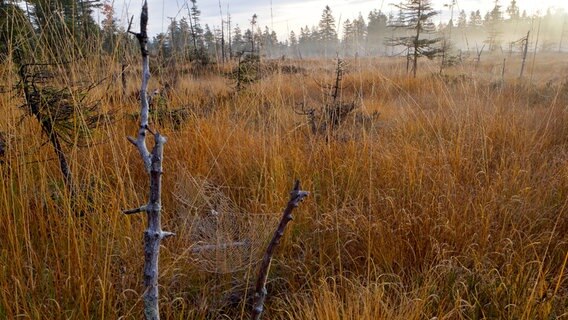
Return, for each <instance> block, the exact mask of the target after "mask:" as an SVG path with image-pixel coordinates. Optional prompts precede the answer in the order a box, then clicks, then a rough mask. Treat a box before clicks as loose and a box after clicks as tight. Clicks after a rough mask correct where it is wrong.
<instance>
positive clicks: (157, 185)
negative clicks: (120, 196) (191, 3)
mask: <svg viewBox="0 0 568 320" xmlns="http://www.w3.org/2000/svg"><path fill="white" fill-rule="evenodd" d="M147 25H148V3H147V1H144V5H143V6H142V14H141V16H140V33H134V34H135V35H136V38H137V39H138V42H139V43H140V51H141V54H142V87H141V89H140V101H141V110H140V128H139V129H138V136H137V137H136V139H135V138H133V137H128V140H129V141H130V142H131V143H132V144H133V145H135V146H136V148H137V149H138V152H139V153H140V156H141V157H142V160H143V162H144V167H145V168H146V171H147V172H148V173H149V175H150V200H149V201H148V204H146V205H143V206H141V207H139V208H136V209H132V210H125V211H124V213H125V214H133V213H139V212H146V213H147V214H148V229H146V231H144V287H145V291H144V315H145V317H146V320H159V319H160V311H159V305H158V297H159V295H158V274H159V273H158V258H159V254H160V242H161V240H162V239H164V238H167V237H170V236H173V235H174V234H173V233H171V232H165V231H162V226H161V221H160V220H161V219H160V218H161V217H160V213H161V209H162V201H161V195H162V159H163V152H164V144H165V143H166V138H165V137H164V136H162V135H161V134H160V133H158V132H156V133H154V132H152V131H150V130H149V128H148V113H149V107H148V98H147V94H146V92H147V90H148V80H149V79H150V67H149V61H148V60H149V57H148V33H147V31H146V30H147ZM131 33H133V32H131ZM147 132H150V133H151V134H153V135H154V147H153V149H152V152H151V153H150V152H149V151H148V147H147V146H146V133H147Z"/></svg>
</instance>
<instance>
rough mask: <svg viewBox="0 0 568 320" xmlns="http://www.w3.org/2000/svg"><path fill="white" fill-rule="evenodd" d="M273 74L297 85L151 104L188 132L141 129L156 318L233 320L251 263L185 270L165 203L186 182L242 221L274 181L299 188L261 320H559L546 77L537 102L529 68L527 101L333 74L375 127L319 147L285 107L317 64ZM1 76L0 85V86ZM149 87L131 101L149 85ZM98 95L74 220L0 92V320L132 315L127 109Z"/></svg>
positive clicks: (136, 282)
mask: <svg viewBox="0 0 568 320" xmlns="http://www.w3.org/2000/svg"><path fill="white" fill-rule="evenodd" d="M537 62H538V61H537ZM286 63H294V64H295V65H296V66H297V67H300V68H304V69H305V71H306V72H305V73H293V74H289V73H280V72H276V73H273V74H270V75H266V76H265V77H264V78H263V79H262V81H260V82H259V83H256V84H252V85H250V86H248V87H247V88H246V89H244V90H243V91H242V92H240V93H239V94H235V93H233V90H232V89H231V85H232V83H231V82H230V81H229V80H227V78H224V77H219V76H217V75H215V72H210V73H206V74H204V75H202V76H200V77H192V76H190V75H181V78H180V81H179V82H178V85H177V86H176V87H175V88H174V90H173V92H172V95H171V97H170V98H169V100H168V107H170V108H180V107H185V108H188V110H190V113H189V114H190V116H189V117H188V118H187V119H186V120H185V121H184V123H182V124H181V125H180V126H174V125H171V124H168V121H167V119H166V120H164V121H162V122H161V123H162V125H161V126H160V127H159V130H161V132H162V133H164V134H165V135H166V136H167V137H168V139H169V140H168V143H167V144H166V147H165V163H164V168H165V174H164V199H163V207H164V211H163V223H164V224H165V226H164V229H166V230H168V231H172V232H175V233H176V234H177V237H176V238H172V239H169V240H167V241H166V242H165V244H164V247H163V248H162V253H161V261H160V267H161V270H160V284H161V311H162V316H163V317H164V318H165V319H170V318H171V319H228V318H234V319H238V318H246V317H248V313H249V306H248V305H247V303H248V302H250V301H248V300H247V298H246V297H247V295H248V294H250V292H249V291H248V288H250V287H251V284H252V282H253V281H254V275H255V273H256V265H255V264H254V263H253V264H250V265H249V266H248V267H246V268H244V270H239V271H238V272H235V273H223V274H218V273H208V272H206V271H204V270H203V269H201V268H199V263H197V262H196V261H195V259H196V257H195V256H194V255H192V253H191V248H192V246H193V245H195V243H193V242H192V239H193V238H192V236H191V234H192V232H194V230H192V225H191V223H190V222H191V221H192V219H193V217H194V215H195V214H197V213H196V212H194V211H191V210H186V209H184V207H183V206H182V205H181V204H180V200H179V199H176V197H175V196H174V194H173V192H174V190H176V188H177V189H179V188H180V183H184V182H183V181H184V180H183V179H186V178H184V177H187V176H188V175H189V176H192V177H196V178H199V179H203V180H206V181H208V183H211V185H214V186H216V187H217V188H218V189H219V190H222V191H223V193H224V194H225V196H226V197H228V198H229V199H231V201H232V202H234V204H235V205H236V206H237V207H238V208H239V209H240V210H241V212H243V213H244V214H247V215H254V214H258V216H259V218H258V219H266V214H268V216H269V220H270V219H272V220H274V219H276V218H277V217H278V213H277V212H279V211H280V210H281V209H282V207H283V205H284V204H285V202H286V200H287V192H288V191H289V189H290V187H291V186H292V181H293V179H294V178H300V179H301V180H302V182H303V188H304V189H306V190H310V191H311V192H312V194H311V196H310V198H308V200H307V201H305V202H304V203H303V204H302V206H301V207H300V208H299V210H298V211H297V212H296V213H295V216H296V219H295V221H294V222H293V223H292V224H291V226H290V229H289V230H287V231H288V232H287V234H286V235H285V237H284V239H283V243H282V244H281V246H280V248H279V250H278V253H277V255H276V261H274V263H273V267H272V272H271V275H270V282H269V288H268V289H269V298H268V301H267V314H266V316H265V318H266V319H432V318H436V317H437V319H481V318H492V319H557V318H558V319H559V318H564V317H567V316H568V314H567V313H566V310H568V283H567V281H566V280H567V279H566V278H567V276H566V259H567V258H568V238H567V236H566V235H567V233H568V217H567V214H568V209H567V208H566V206H567V199H568V198H567V197H568V169H567V168H568V167H567V162H568V126H566V123H567V122H568V109H567V108H568V92H563V90H565V88H564V87H562V86H559V85H556V84H558V83H559V81H560V80H556V81H555V82H554V85H549V86H546V84H545V82H546V81H548V79H550V78H553V77H549V78H547V77H546V73H538V72H537V73H536V74H537V75H538V77H535V78H538V79H541V78H542V79H544V80H542V81H540V80H539V82H538V83H537V84H534V85H528V84H527V83H526V82H519V81H517V80H515V79H514V78H515V76H514V75H512V74H511V75H509V76H508V78H507V82H506V84H505V85H504V86H501V85H496V84H495V80H496V79H497V80H499V77H500V71H498V73H497V74H498V75H494V74H491V70H492V68H491V66H489V65H487V66H485V65H484V67H483V68H481V70H480V71H479V73H474V72H473V70H472V69H467V68H464V69H463V70H462V69H456V70H451V71H450V72H453V74H450V75H448V76H447V77H446V78H440V77H437V76H432V75H430V71H431V70H432V71H433V70H436V67H435V66H432V67H431V70H427V69H428V68H427V67H426V68H425V71H424V73H423V74H422V75H421V76H420V77H419V78H418V79H416V80H415V79H410V78H408V77H406V75H404V74H403V73H402V69H403V67H404V66H403V64H402V63H399V62H398V61H388V62H385V61H383V59H377V60H373V59H369V60H365V59H360V60H353V61H350V62H349V69H348V74H347V75H346V78H345V88H344V91H343V97H344V98H345V99H357V100H358V101H359V102H360V104H361V108H360V110H358V111H359V112H363V113H365V114H371V113H372V112H374V111H379V112H380V113H381V115H380V117H379V118H378V119H377V120H375V121H374V122H373V123H372V125H365V126H363V125H361V123H359V122H357V121H356V120H355V118H353V119H348V121H347V122H346V123H345V124H344V125H343V127H342V128H340V129H339V130H337V132H334V133H333V137H332V138H330V139H327V140H326V139H325V138H323V137H314V136H313V135H312V134H311V132H310V129H309V127H308V125H307V122H306V119H305V118H304V117H301V116H298V115H296V114H295V113H294V111H293V106H295V105H296V104H297V103H300V102H304V101H305V102H309V103H310V104H312V105H314V104H317V103H320V102H321V99H322V95H323V94H322V90H321V87H320V85H321V84H322V83H331V79H332V78H333V65H334V63H333V61H317V62H316V61H307V62H306V61H303V62H286ZM558 63H559V64H561V63H564V62H558ZM100 65H105V66H107V67H106V68H105V69H102V68H101V67H100V66H96V65H94V64H91V65H82V64H81V63H77V65H74V66H73V68H74V70H73V71H74V72H77V74H82V75H83V74H85V75H89V76H91V77H92V78H94V79H97V78H99V77H100V76H101V75H102V74H104V72H103V71H102V70H108V69H109V68H108V65H112V66H113V67H112V68H111V69H113V68H116V69H115V70H118V65H116V64H113V62H112V61H110V62H105V63H102V62H101V63H100ZM563 65H565V64H563ZM537 66H538V64H537ZM545 67H546V68H545V69H547V68H549V66H548V64H547V66H545ZM134 69H135V68H134ZM13 70H14V67H13V66H12V65H9V64H7V65H4V66H2V68H1V69H0V74H1V75H2V77H1V78H2V79H7V80H6V83H4V84H9V83H11V82H10V81H13V80H15V76H14V74H13ZM536 70H538V68H537V69H536ZM166 71H167V70H166ZM166 71H164V72H163V73H162V74H158V75H155V77H154V78H153V80H152V83H151V85H150V87H151V88H152V87H157V86H158V83H159V82H160V81H162V82H163V81H167V79H165V78H166V77H167V72H166ZM535 72H536V71H535ZM511 73H513V71H511ZM132 74H136V71H135V70H133V71H132ZM462 74H463V75H465V76H460V75H462ZM161 78H162V79H161ZM109 81H111V80H109ZM136 83H138V80H135V79H131V85H132V88H131V91H132V92H134V91H135V88H134V87H135V86H137V85H136ZM117 87H118V82H117V83H115V84H112V83H110V82H108V81H107V82H104V83H103V85H102V86H100V87H99V88H98V89H95V90H94V91H93V92H92V95H93V96H92V97H91V98H92V99H95V100H100V101H101V103H102V105H103V108H105V110H110V111H114V112H115V115H116V119H115V121H114V122H113V123H111V124H104V125H102V126H101V127H100V128H98V129H97V130H96V131H94V133H93V135H92V137H91V147H90V148H78V147H70V148H68V154H69V157H70V162H71V164H72V170H73V172H74V174H75V175H76V177H77V178H76V179H77V180H78V184H79V185H80V186H81V188H80V191H79V193H78V197H79V198H78V199H79V200H78V202H77V203H75V204H72V203H71V202H70V200H69V197H68V195H67V194H66V191H65V188H64V186H63V184H62V178H61V175H60V173H59V171H58V167H57V163H56V162H55V161H54V158H55V156H54V154H53V152H52V150H51V149H49V146H46V145H45V144H44V142H45V136H42V134H41V133H40V130H39V129H38V126H37V123H35V122H34V121H33V120H31V119H27V118H26V120H24V121H21V120H20V118H21V116H22V111H21V110H18V109H17V106H18V105H20V104H21V99H20V98H18V97H17V96H15V95H14V94H3V95H0V112H1V113H2V115H3V116H2V117H0V131H5V132H6V136H7V137H8V139H7V140H8V144H7V151H6V156H5V158H4V159H3V162H0V212H2V215H3V218H2V223H0V318H6V319H14V318H30V319H118V318H121V319H139V318H140V317H141V309H142V303H141V293H142V285H141V282H142V281H141V271H142V263H143V262H142V260H143V259H142V231H143V229H144V225H145V219H144V217H143V216H135V217H126V216H124V215H122V214H121V213H120V212H121V209H123V208H130V207H134V206H136V205H139V204H141V203H142V202H143V201H144V199H145V197H146V193H147V191H146V190H147V178H146V176H145V174H144V172H143V170H142V165H141V163H140V161H139V158H138V155H137V153H136V150H135V149H134V148H132V146H130V145H129V144H128V142H127V141H126V139H125V137H126V136H127V135H132V134H134V133H135V130H136V122H135V119H133V118H132V116H131V115H132V114H136V110H137V107H138V105H137V102H136V101H135V100H133V99H130V100H122V99H121V98H120V93H119V90H117V89H116V88H117ZM107 88H109V90H107ZM77 125H80V123H79V124H77ZM187 188H189V189H191V188H195V186H193V187H192V185H188V186H187ZM190 191H191V192H189V193H187V194H196V195H199V190H195V189H191V190H190ZM186 200H187V201H193V200H192V199H186ZM195 201H197V200H195ZM77 210H81V211H84V212H86V215H85V216H84V217H82V218H78V217H76V215H75V212H76V211H77ZM256 258H257V257H253V262H254V261H255V259H256Z"/></svg>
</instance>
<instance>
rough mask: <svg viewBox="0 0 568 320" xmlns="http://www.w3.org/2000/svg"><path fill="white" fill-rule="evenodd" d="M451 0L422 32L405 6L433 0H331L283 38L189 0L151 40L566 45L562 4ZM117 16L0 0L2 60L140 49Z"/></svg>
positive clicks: (257, 46) (297, 48)
mask: <svg viewBox="0 0 568 320" xmlns="http://www.w3.org/2000/svg"><path fill="white" fill-rule="evenodd" d="M448 2H449V4H447V5H446V6H445V7H446V8H434V7H433V8H431V14H427V15H422V16H421V19H422V18H423V19H424V23H422V24H421V27H424V28H425V29H424V30H425V31H427V32H425V33H424V34H422V35H420V37H419V39H417V38H416V37H415V35H413V31H412V29H416V26H413V25H411V24H410V25H409V23H410V22H409V21H411V20H412V18H410V19H409V18H408V17H409V16H412V12H409V10H412V9H408V8H412V6H413V5H414V6H415V5H417V4H419V7H421V6H426V7H428V6H430V7H431V6H432V3H431V1H430V0H403V1H401V2H399V3H395V4H394V5H392V6H390V7H389V8H388V10H389V11H388V13H387V12H383V11H381V10H377V9H375V10H372V11H370V12H369V13H367V14H363V13H359V14H358V15H357V16H356V17H343V18H342V19H343V20H342V21H339V20H338V18H337V16H338V14H340V13H338V12H333V11H332V8H330V7H329V6H326V7H325V8H323V10H322V13H321V16H320V19H319V21H318V22H317V24H315V25H312V26H309V25H306V26H304V27H301V28H300V30H292V31H290V32H289V34H287V35H286V36H282V35H280V37H278V36H277V33H276V32H275V31H274V30H271V29H270V28H269V27H268V26H264V27H263V26H262V24H261V23H260V21H261V20H260V17H258V16H257V15H256V14H252V13H251V18H250V20H249V23H248V24H246V25H239V24H236V23H234V22H232V21H231V16H230V13H228V12H225V14H224V16H223V19H222V20H221V21H220V24H219V25H211V26H210V25H208V24H204V23H203V22H202V20H201V11H200V9H199V4H198V2H197V0H190V1H189V2H188V3H187V5H186V8H185V9H184V12H182V13H181V14H178V16H177V17H175V18H169V21H168V27H167V31H165V32H163V33H160V34H157V35H155V36H154V37H153V38H152V39H151V41H150V44H149V47H150V50H152V52H153V53H154V54H158V55H160V56H161V57H164V58H171V57H177V58H180V59H188V60H201V61H215V62H220V61H221V60H223V59H225V60H228V59H232V58H236V57H238V56H239V55H242V54H244V53H247V52H255V53H258V54H259V55H260V56H263V57H267V58H278V57H282V56H286V57H291V58H305V57H318V56H323V57H334V56H336V55H337V54H339V55H341V56H346V57H348V56H379V55H380V56H387V55H389V56H390V55H404V54H405V53H406V54H407V55H408V54H409V52H410V50H409V48H410V47H415V49H416V50H418V49H419V48H418V47H416V46H414V45H410V44H409V43H408V41H410V42H416V41H419V42H430V45H431V48H430V49H432V50H430V51H427V50H426V49H425V50H424V51H423V52H430V53H432V55H433V56H435V53H437V52H440V51H441V50H442V49H443V48H445V46H446V45H447V44H448V43H450V44H451V46H452V48H453V49H455V50H460V51H464V52H476V51H479V49H480V48H481V47H483V48H485V50H486V51H491V52H512V51H520V50H521V49H520V48H519V47H518V46H517V44H518V42H517V41H516V40H518V39H521V38H522V37H523V36H525V35H526V34H527V31H531V34H536V30H537V29H538V30H539V34H540V40H539V41H538V46H536V45H535V46H531V48H532V50H539V51H567V50H568V13H566V12H564V11H563V10H551V9H549V10H547V11H546V12H544V13H542V14H540V15H529V14H527V12H526V10H523V9H522V8H520V7H519V6H518V4H517V1H516V0H510V1H505V0H496V1H494V2H493V8H492V9H491V10H489V11H487V12H481V11H480V10H474V11H471V12H466V11H465V10H459V8H458V7H457V6H456V5H455V4H456V1H455V0H448ZM448 8H450V9H451V12H452V16H451V19H450V20H446V21H445V22H443V23H441V22H439V21H440V19H439V18H438V16H437V14H438V13H439V12H440V11H439V10H441V9H446V10H447V9H448ZM95 9H100V13H101V16H102V21H100V22H97V21H95V20H94V18H93V12H94V10H95ZM415 13H416V12H415ZM114 16H115V15H114V8H113V5H112V2H111V1H110V0H29V1H22V0H0V40H1V41H0V59H3V58H4V57H6V56H7V54H8V53H9V52H11V50H14V49H18V50H29V51H31V52H32V53H33V51H34V48H37V47H38V45H41V47H42V48H48V49H50V50H51V52H52V53H58V52H65V54H68V53H69V52H71V53H74V54H77V53H78V54H84V53H89V52H92V51H97V50H102V51H103V52H104V53H107V54H117V53H118V54H120V52H122V51H123V50H128V49H129V48H131V49H132V48H135V42H134V41H133V40H132V39H131V37H128V35H127V30H126V28H127V26H126V25H125V24H126V23H124V22H122V23H119V22H118V21H117V20H116V19H115V18H114ZM434 19H436V21H435V20H434ZM412 37H414V39H413V38H412ZM402 39H406V40H405V41H406V43H405V42H404V41H402ZM441 39H445V40H444V41H443V42H442V41H440V40H441ZM397 40H398V41H397ZM446 40H447V41H446ZM531 41H532V40H531ZM62 43H65V44H66V46H65V48H62V45H61V44H62ZM436 48H437V49H436ZM62 49H64V50H62ZM416 50H414V51H416ZM412 54H414V53H412ZM67 56H68V55H67ZM424 56H428V55H427V54H425V55H424Z"/></svg>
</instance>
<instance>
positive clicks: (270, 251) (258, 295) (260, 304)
mask: <svg viewBox="0 0 568 320" xmlns="http://www.w3.org/2000/svg"><path fill="white" fill-rule="evenodd" d="M308 194H309V193H308V192H306V191H302V190H300V181H299V180H296V183H295V184H294V189H293V190H292V191H291V192H290V200H289V201H288V205H287V206H286V209H284V213H283V214H282V219H280V223H279V224H278V228H277V229H276V231H275V232H274V235H273V236H272V240H270V243H269V244H268V247H267V248H266V252H265V253H264V257H263V258H262V262H261V264H260V268H259V270H258V278H257V280H256V285H255V293H254V303H253V308H252V317H251V319H253V320H259V319H260V316H261V315H262V311H264V300H265V299H266V294H267V290H266V281H267V280H268V272H269V269H270V264H271V262H272V256H273V255H274V250H275V249H276V246H277V245H278V244H279V243H280V238H282V236H283V235H284V229H286V225H288V222H290V221H292V219H293V217H292V211H293V210H294V208H296V207H297V206H298V205H300V202H302V201H303V200H304V198H305V197H307V196H308Z"/></svg>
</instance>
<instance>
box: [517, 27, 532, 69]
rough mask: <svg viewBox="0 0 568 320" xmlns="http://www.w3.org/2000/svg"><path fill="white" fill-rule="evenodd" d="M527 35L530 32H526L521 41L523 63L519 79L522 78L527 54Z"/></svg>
mask: <svg viewBox="0 0 568 320" xmlns="http://www.w3.org/2000/svg"><path fill="white" fill-rule="evenodd" d="M529 34H530V31H528V32H527V36H526V38H524V39H523V40H522V41H521V43H522V44H523V62H522V64H521V74H520V75H519V78H522V77H523V73H524V71H525V63H526V61H527V53H528V52H529Z"/></svg>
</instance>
